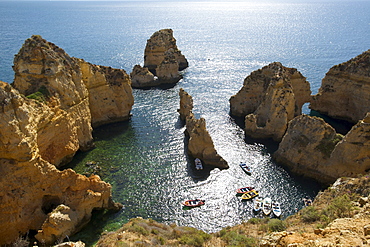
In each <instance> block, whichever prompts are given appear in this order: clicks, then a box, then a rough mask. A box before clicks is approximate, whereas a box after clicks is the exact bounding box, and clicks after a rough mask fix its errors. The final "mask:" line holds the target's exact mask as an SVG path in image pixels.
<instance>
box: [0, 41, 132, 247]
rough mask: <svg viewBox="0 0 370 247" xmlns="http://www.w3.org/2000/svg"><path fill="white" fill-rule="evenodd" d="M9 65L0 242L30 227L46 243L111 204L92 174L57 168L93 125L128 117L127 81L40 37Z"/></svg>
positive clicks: (2, 111)
mask: <svg viewBox="0 0 370 247" xmlns="http://www.w3.org/2000/svg"><path fill="white" fill-rule="evenodd" d="M14 71H15V79H14V83H13V84H12V85H9V84H7V83H5V82H0V102H1V108H0V136H1V138H0V171H1V174H2V176H1V178H0V187H1V188H2V190H1V191H0V227H1V228H2V229H3V230H2V231H1V232H0V245H1V244H5V243H10V242H12V241H14V240H15V239H16V238H17V237H18V236H19V235H20V234H26V233H27V232H28V231H29V230H35V231H38V234H37V235H36V238H37V239H38V240H39V241H40V242H45V243H46V244H53V243H54V242H55V241H58V240H60V239H61V238H62V239H63V238H65V236H66V235H71V234H72V233H74V232H75V231H76V230H77V229H78V228H79V227H80V226H82V225H83V224H85V223H86V222H88V220H89V219H90V217H91V212H92V210H93V209H99V208H115V209H117V205H115V204H114V203H113V202H112V198H111V186H110V185H109V184H107V183H105V182H103V181H101V180H100V178H99V177H98V176H92V177H90V178H87V177H85V176H82V175H79V174H76V173H75V172H74V171H72V170H64V171H59V170H57V169H56V166H59V165H62V164H64V163H65V162H68V161H69V160H70V159H71V158H72V157H73V155H74V154H75V153H76V152H77V150H79V149H80V150H86V149H89V148H91V147H92V145H93V142H92V141H93V139H92V125H94V126H97V125H100V124H104V123H108V122H115V121H121V120H126V119H128V118H129V116H130V110H131V107H132V105H133V96H132V91H131V86H130V85H131V82H130V79H129V76H128V75H127V74H126V73H125V72H124V71H123V70H118V69H112V68H109V67H103V66H97V65H92V64H88V63H86V62H84V61H83V60H80V59H76V58H71V57H70V56H68V54H66V53H65V52H64V51H63V50H62V49H61V48H59V47H57V46H56V45H54V44H52V43H49V42H47V41H45V40H44V39H42V38H41V37H40V36H32V37H31V38H30V39H28V40H26V42H25V44H24V45H23V47H22V48H21V49H20V51H19V53H18V54H17V55H16V56H15V59H14ZM25 96H26V97H25Z"/></svg>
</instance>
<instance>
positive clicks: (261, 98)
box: [230, 62, 311, 141]
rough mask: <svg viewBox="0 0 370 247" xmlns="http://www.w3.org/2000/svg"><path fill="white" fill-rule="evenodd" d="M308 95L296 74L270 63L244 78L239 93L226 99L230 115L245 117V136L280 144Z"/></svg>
mask: <svg viewBox="0 0 370 247" xmlns="http://www.w3.org/2000/svg"><path fill="white" fill-rule="evenodd" d="M310 94H311V90H310V85H309V83H308V82H307V81H306V78H305V77H303V76H302V74H301V73H300V72H298V71H297V70H296V69H294V68H287V67H284V66H282V64H281V63H277V62H276V63H271V64H269V65H268V66H265V67H263V68H262V69H259V70H257V71H254V72H252V73H251V74H250V75H249V76H248V77H247V78H245V80H244V85H243V87H242V88H241V90H240V91H239V92H238V93H237V94H236V95H234V96H232V97H231V98H230V112H231V114H232V115H234V116H239V117H245V133H246V135H248V136H251V137H253V138H273V139H274V140H275V141H280V140H281V138H282V137H283V135H284V133H285V131H286V128H287V124H288V122H289V121H290V120H292V119H293V118H294V117H295V116H298V115H300V114H301V113H302V106H303V104H304V103H306V102H308V101H309V100H310Z"/></svg>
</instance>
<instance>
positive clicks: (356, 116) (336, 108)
mask: <svg viewBox="0 0 370 247" xmlns="http://www.w3.org/2000/svg"><path fill="white" fill-rule="evenodd" d="M309 107H310V108H311V109H313V110H315V111H318V112H320V113H322V114H325V115H328V116H330V117H333V118H336V119H344V120H347V121H350V122H353V123H357V122H358V121H359V120H361V119H363V118H364V117H365V115H366V113H367V112H370V50H368V51H365V52H364V53H362V54H360V55H358V56H357V57H355V58H353V59H351V60H349V61H347V62H344V63H342V64H339V65H335V66H333V67H332V68H331V69H330V70H329V71H328V72H327V73H326V75H325V77H324V79H323V80H322V84H321V87H320V89H319V92H318V94H316V95H314V96H312V100H311V104H310V106H309Z"/></svg>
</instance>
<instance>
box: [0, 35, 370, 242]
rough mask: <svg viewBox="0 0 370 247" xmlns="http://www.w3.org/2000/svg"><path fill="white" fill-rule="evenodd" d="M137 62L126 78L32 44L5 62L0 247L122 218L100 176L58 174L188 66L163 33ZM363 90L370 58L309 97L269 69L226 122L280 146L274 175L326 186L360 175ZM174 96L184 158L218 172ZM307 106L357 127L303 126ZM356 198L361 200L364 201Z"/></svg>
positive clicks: (368, 155) (365, 159) (234, 100)
mask: <svg viewBox="0 0 370 247" xmlns="http://www.w3.org/2000/svg"><path fill="white" fill-rule="evenodd" d="M144 54H145V55H144V67H141V66H140V65H136V66H135V67H134V68H133V71H132V73H131V74H130V75H128V74H127V73H126V72H125V71H124V70H121V69H114V68H111V67H105V66H99V65H94V64H91V63H88V62H85V61H84V60H82V59H78V58H74V57H70V56H69V55H68V54H67V53H66V52H65V51H64V50H63V49H61V48H59V47H58V46H56V45H55V44H53V43H50V42H47V41H46V40H44V39H42V37H41V36H38V35H34V36H32V37H31V38H29V39H27V40H26V41H25V43H24V45H23V46H22V48H21V49H20V51H19V53H18V54H17V55H16V56H15V58H14V66H13V70H14V72H15V77H14V81H13V83H12V84H8V83H5V82H0V102H1V106H2V111H1V113H0V114H1V118H0V120H1V121H0V123H1V128H0V135H1V136H2V138H1V140H0V159H1V166H0V169H1V171H2V174H3V176H2V177H1V179H0V185H1V187H2V188H3V189H2V191H1V192H0V205H1V206H0V218H1V219H2V220H1V221H0V226H1V227H2V229H4V230H3V231H1V232H0V245H5V244H10V243H12V242H14V241H15V240H16V239H17V238H18V237H19V236H20V235H24V234H26V233H27V232H29V231H34V232H36V234H35V238H36V239H37V240H38V241H39V243H43V244H46V245H52V244H54V243H55V242H58V241H62V240H63V239H64V238H65V237H66V236H70V235H72V234H73V233H74V232H76V231H77V230H79V229H80V228H81V227H83V226H84V225H85V224H86V223H87V222H88V221H89V219H90V217H91V214H92V211H93V210H95V209H109V210H119V209H120V208H121V207H122V205H120V204H119V203H114V202H113V199H112V196H111V186H110V185H109V184H108V183H105V182H104V181H101V179H100V178H99V176H96V175H93V176H90V177H85V176H83V175H79V174H77V173H75V172H74V171H73V170H71V169H67V170H64V171H59V170H58V169H57V167H59V166H62V165H63V164H66V163H68V162H69V161H70V160H71V158H72V157H73V156H74V155H75V153H76V152H77V151H78V150H88V149H91V148H92V147H93V146H94V144H93V138H92V130H93V128H94V127H97V126H100V125H104V124H107V123H112V122H119V121H126V120H128V119H129V118H130V111H131V109H132V106H133V104H134V98H133V95H132V88H133V87H134V88H135V87H136V88H148V87H153V86H159V85H163V84H165V85H171V84H174V83H177V82H178V81H179V80H180V79H181V78H182V75H181V74H180V73H179V71H181V70H183V69H185V68H186V67H188V62H187V60H186V58H185V57H184V56H183V55H182V54H181V52H180V50H179V49H178V48H177V46H176V40H175V39H174V37H173V31H172V30H171V29H163V30H160V31H158V32H155V33H154V34H153V35H152V37H151V38H150V39H149V40H148V42H147V46H146V49H145V53H144ZM369 85H370V50H368V51H366V52H364V53H363V54H361V55H359V56H357V57H356V58H353V59H351V60H350V61H348V62H345V63H343V64H340V65H337V66H334V67H333V68H332V69H330V71H329V72H328V73H327V74H326V76H325V78H324V79H323V83H322V86H321V88H320V90H319V93H318V94H317V95H314V96H311V90H310V85H309V82H307V81H306V78H305V77H304V76H303V75H302V74H301V73H300V72H299V71H297V70H296V69H294V68H287V67H284V66H283V65H282V64H281V63H278V62H275V63H272V64H269V65H267V66H265V67H263V68H262V69H260V70H258V71H255V72H252V73H251V74H250V75H249V76H248V77H247V78H246V79H245V80H244V85H243V87H242V89H241V90H240V91H239V92H238V93H237V94H236V95H234V96H232V97H231V98H230V113H231V115H234V116H238V117H243V118H244V119H245V126H244V131H245V134H246V136H249V137H252V138H258V139H270V138H271V139H273V140H275V141H277V142H280V143H279V148H278V150H277V151H276V152H275V153H274V154H273V156H274V159H275V160H276V161H278V162H279V163H280V164H283V165H284V166H286V167H287V168H289V169H290V170H291V171H293V172H294V173H296V174H299V175H302V176H307V177H311V178H314V179H316V180H318V181H319V182H321V183H323V184H325V185H328V184H331V183H334V182H335V181H336V180H337V179H338V178H340V177H356V176H358V174H367V173H368V172H369V169H370V113H369V112H370V98H369V95H370V86H369ZM179 96H180V109H179V113H180V118H181V119H182V120H183V121H185V125H186V135H187V136H188V137H189V144H188V151H189V154H190V155H191V156H192V157H194V158H195V157H198V158H200V159H201V160H202V161H203V162H204V163H205V164H207V165H210V166H212V167H218V168H220V169H227V168H228V164H227V162H226V161H225V160H224V159H223V158H222V157H221V156H219V155H218V154H217V151H216V150H215V148H214V145H213V141H212V139H211V136H210V135H209V133H208V131H207V130H206V125H205V120H204V119H202V118H201V119H196V118H195V117H194V114H193V113H192V108H193V99H192V97H191V96H190V95H189V94H187V93H186V92H185V91H184V90H183V89H181V90H180V92H179ZM338 99H340V100H339V101H338ZM338 102H340V103H338ZM305 103H310V108H311V109H314V110H316V111H318V112H321V113H325V114H327V115H329V116H332V117H335V118H339V119H345V120H349V121H351V122H354V123H356V124H355V125H354V126H353V127H352V129H351V130H350V131H349V132H348V133H347V134H346V135H345V136H342V135H340V134H337V133H336V131H335V130H334V129H333V128H332V127H331V126H330V125H329V124H327V123H325V122H324V121H323V120H322V119H319V118H316V117H310V116H307V115H303V114H302V105H303V104H305ZM365 180H366V182H365V183H364V184H367V183H368V179H367V177H366V179H364V181H365ZM363 191H367V190H365V189H364V190H363ZM353 193H357V192H356V191H355V192H353ZM364 193H365V192H364ZM364 193H361V196H362V197H364V196H367V195H364ZM366 193H368V191H367V192H366ZM14 205H17V207H14ZM365 209H366V210H365V215H366V217H368V214H367V212H368V207H365ZM366 222H367V221H366ZM151 223H152V222H151ZM153 224H154V223H153ZM366 224H369V222H367V223H366ZM158 227H159V228H166V227H164V226H157V228H158ZM173 231H175V232H176V231H178V232H180V233H181V232H182V231H188V230H184V229H174V230H173ZM189 231H190V232H192V231H193V230H189ZM323 232H324V231H321V232H320V233H318V234H322V233H323ZM365 232H367V230H366V231H365ZM368 235H370V233H369V234H365V236H368ZM120 239H123V237H122V236H121V237H117V241H118V242H119V240H120ZM366 239H367V238H366ZM212 241H215V242H211V243H210V244H209V245H208V246H224V245H223V244H222V241H223V240H222V241H221V240H217V239H213V240H212ZM363 241H365V240H363ZM366 241H367V240H366ZM118 242H117V243H118ZM270 242H271V241H270ZM156 243H158V242H156ZM114 244H115V243H114ZM148 244H149V243H148ZM178 244H181V242H178ZM103 245H104V244H103ZM149 245H150V244H149ZM204 246H207V245H204ZM263 246H274V245H272V244H271V245H263ZM317 246H319V245H317Z"/></svg>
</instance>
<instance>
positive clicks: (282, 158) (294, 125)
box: [273, 115, 341, 183]
mask: <svg viewBox="0 0 370 247" xmlns="http://www.w3.org/2000/svg"><path fill="white" fill-rule="evenodd" d="M340 139H341V136H340V135H337V133H336V132H335V130H334V128H333V127H331V126H330V125H329V124H327V123H325V121H324V120H323V119H321V118H318V117H310V116H308V115H301V116H299V117H296V118H294V119H293V120H292V121H291V122H290V123H289V126H288V129H287V132H286V134H285V135H284V138H283V139H282V141H281V142H280V144H279V148H278V150H277V151H276V152H275V153H274V154H273V157H274V159H275V160H276V161H277V162H278V163H281V164H284V165H285V166H287V167H288V168H289V169H290V170H291V171H292V172H294V173H296V174H299V175H304V176H307V177H312V178H315V179H316V180H318V181H322V182H323V183H331V182H333V181H335V179H336V177H334V174H330V173H329V174H327V173H326V172H324V169H325V168H326V167H327V164H328V161H329V158H330V154H331V152H332V151H333V150H334V147H335V145H336V144H337V143H338V141H340Z"/></svg>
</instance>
